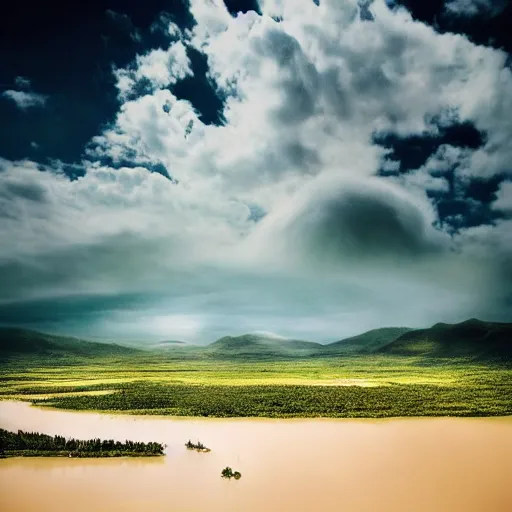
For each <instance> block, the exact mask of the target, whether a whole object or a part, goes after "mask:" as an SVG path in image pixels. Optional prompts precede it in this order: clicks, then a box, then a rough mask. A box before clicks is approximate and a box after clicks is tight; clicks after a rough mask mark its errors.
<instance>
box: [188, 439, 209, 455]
mask: <svg viewBox="0 0 512 512" xmlns="http://www.w3.org/2000/svg"><path fill="white" fill-rule="evenodd" d="M185 446H186V447H187V450H195V451H196V452H203V453H207V452H210V451H211V450H210V448H207V447H206V446H205V445H204V444H203V443H201V442H200V441H198V442H197V443H193V442H192V441H191V440H190V439H189V440H188V441H187V442H186V443H185Z"/></svg>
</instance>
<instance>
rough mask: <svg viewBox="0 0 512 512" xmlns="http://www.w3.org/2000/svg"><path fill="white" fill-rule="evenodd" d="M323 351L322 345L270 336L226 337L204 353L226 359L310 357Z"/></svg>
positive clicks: (209, 346)
mask: <svg viewBox="0 0 512 512" xmlns="http://www.w3.org/2000/svg"><path fill="white" fill-rule="evenodd" d="M321 349H322V345H321V344H320V343H313V342H310V341H301V340H293V339H287V338H282V337H280V336H274V335H268V334H244V335H242V336H225V337H224V338H220V339H219V340H217V341H215V342H214V343H212V344H211V345H208V346H207V347H205V348H204V353H205V354H207V355H209V356H213V357H223V358H224V357H226V358H251V359H255V358H272V357H277V358H282V357H308V356H312V355H315V354H317V353H318V352H319V351H320V350H321Z"/></svg>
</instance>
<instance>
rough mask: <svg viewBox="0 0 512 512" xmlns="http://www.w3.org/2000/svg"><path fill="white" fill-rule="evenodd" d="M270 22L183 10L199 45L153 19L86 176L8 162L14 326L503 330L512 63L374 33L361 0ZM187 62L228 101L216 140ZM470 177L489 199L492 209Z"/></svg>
mask: <svg viewBox="0 0 512 512" xmlns="http://www.w3.org/2000/svg"><path fill="white" fill-rule="evenodd" d="M260 6H261V15H260V14H257V13H255V12H247V13H245V14H238V15H237V16H236V17H233V16H232V15H231V14H230V13H229V12H228V10H227V9H226V8H225V6H224V3H223V2H221V1H220V0H214V1H211V0H208V1H207V0H191V2H190V12H191V15H192V16H193V17H194V19H195V21H196V24H195V25H194V26H193V27H192V28H190V29H187V30H181V29H179V28H177V26H176V25H175V24H173V23H171V21H170V20H168V19H165V18H163V19H160V21H159V27H160V29H161V26H162V23H169V29H168V31H167V33H168V35H169V45H168V47H167V48H160V49H154V50H151V51H149V52H146V53H144V54H141V55H137V56H135V57H134V60H133V62H132V63H131V65H129V66H127V67H125V68H123V69H117V70H115V71H114V76H115V78H116V80H117V87H118V90H119V100H120V107H119V111H118V113H117V115H116V116H115V118H114V119H112V121H111V123H110V124H109V125H108V126H106V127H105V129H104V130H103V131H102V132H101V133H99V134H98V135H97V136H96V137H94V138H93V139H92V140H91V142H90V144H89V145H88V147H87V148H86V157H87V158H86V160H84V161H83V162H82V163H81V166H82V169H83V176H82V177H79V178H78V179H75V180H70V179H69V178H68V177H67V176H66V175H65V173H64V172H63V169H62V166H59V165H58V164H56V165H46V166H42V165H39V164H37V163H35V162H31V161H22V162H9V161H6V160H3V161H2V162H1V165H0V167H1V170H0V215H2V223H1V224H0V241H2V244H1V245H2V247H4V248H5V249H3V250H2V254H1V259H0V274H1V275H2V276H5V279H2V283H3V284H2V287H1V288H0V301H2V302H3V304H4V307H6V308H7V307H9V308H12V307H14V306H13V304H23V303H24V302H27V301H51V300H57V299H56V298H58V297H61V298H62V297H70V296H75V298H76V296H81V297H84V296H93V297H102V298H103V299H104V300H105V301H106V300H107V298H108V300H111V301H113V302H115V297H118V300H121V298H122V297H127V296H129V297H137V299H134V304H135V305H133V304H131V303H130V304H131V305H130V307H126V308H124V309H123V308H113V309H115V311H110V310H109V309H108V308H107V307H106V306H104V307H103V309H102V311H99V310H98V311H97V310H94V315H96V316H94V315H93V316H94V318H89V319H88V325H89V326H90V325H96V326H97V329H98V332H102V331H101V329H105V330H107V331H108V332H112V333H113V332H114V331H115V332H116V335H121V334H122V330H123V327H122V326H123V325H124V326H125V329H126V331H129V332H131V333H132V332H135V331H137V328H136V325H138V326H139V331H140V334H142V333H143V332H145V333H147V334H148V335H150V334H154V335H155V336H156V335H158V336H163V332H162V330H163V329H164V326H169V327H165V328H168V331H169V333H176V336H178V335H179V334H180V333H183V335H187V333H188V335H189V336H190V337H191V338H193V339H192V340H191V341H194V340H199V341H206V340H211V339H212V338H213V337H214V335H215V336H216V335H221V334H227V333H233V332H243V331H244V330H270V331H274V332H279V333H282V334H285V335H291V336H296V337H314V338H315V339H327V338H330V339H335V338H336V337H339V336H342V335H345V334H347V335H348V334H353V333H355V332H357V331H360V330H362V329H364V328H372V327H377V326H379V325H383V324H388V325H389V324H401V325H422V324H428V323H431V322H435V321H439V320H445V321H456V320H463V319H464V318H465V317H469V316H485V317H487V318H489V319H492V318H495V319H497V318H501V319H503V318H505V317H507V318H509V314H510V309H509V307H508V306H509V304H510V297H509V292H508V291H507V290H508V289H510V284H511V283H512V275H511V273H510V268H509V266H507V263H506V262H507V261H508V260H509V256H510V255H511V253H512V241H511V240H510V237H509V236H507V234H506V232H507V229H509V228H510V226H509V221H507V220H506V218H505V217H506V215H504V214H503V212H507V211H508V210H507V208H508V207H507V201H508V196H509V195H510V194H509V190H508V188H509V187H508V182H506V183H500V180H502V179H503V178H502V177H503V176H505V175H507V174H508V173H510V172H511V170H512V169H511V167H510V165H509V162H510V161H512V160H511V157H512V146H511V145H510V144H511V143H510V141H511V140H512V133H511V131H510V130H511V125H510V122H509V119H510V118H512V103H511V101H512V100H511V95H510V86H511V85H512V74H511V71H510V68H509V67H508V66H507V56H506V54H504V53H503V52H501V51H499V50H495V49H491V48H487V47H483V46H477V45H475V44H473V43H472V42H470V41H469V40H468V38H466V37H465V36H461V35H455V34H449V33H446V34H440V33H438V32H436V31H435V30H434V28H432V27H429V26H426V25H424V24H422V23H420V22H417V21H414V20H413V19H412V17H411V15H410V14H409V13H408V12H407V11H406V10H405V9H403V8H396V7H395V8H393V9H390V8H389V7H388V6H387V4H386V3H385V2H384V1H383V0H375V1H374V2H373V3H372V4H371V5H369V6H368V5H367V6H366V7H365V9H366V10H369V12H371V16H369V15H368V13H366V14H364V15H363V16H361V10H360V7H359V6H358V3H357V2H356V1H355V0H354V1H347V2H338V1H335V0H325V1H322V2H320V3H319V5H316V4H315V3H314V2H312V1H311V0H280V1H274V0H265V1H264V2H263V1H262V2H261V3H260ZM191 52H199V54H200V55H202V56H203V57H204V58H205V59H206V62H207V65H208V73H207V77H206V79H207V80H209V82H210V84H211V86H212V88H213V89H215V91H216V92H217V94H218V95H219V97H220V98H222V101H223V105H224V108H223V112H222V121H221V122H219V123H218V124H207V123H206V122H203V120H202V116H201V112H200V111H199V110H198V108H197V107H196V106H195V105H194V104H193V102H192V101H189V100H184V99H180V97H179V94H178V93H177V92H176V91H175V90H174V88H173V87H174V86H175V85H176V84H179V83H180V81H182V80H190V79H192V78H193V77H194V76H195V69H194V65H193V62H192V61H191V59H190V54H191ZM461 123H468V124H470V125H471V126H474V129H475V130H476V131H477V132H480V133H482V140H483V142H482V144H481V145H480V147H466V146H463V145H460V144H457V143H456V142H454V141H451V142H447V143H443V144H439V145H438V147H436V148H435V150H434V151H433V153H432V154H431V155H430V156H429V157H428V158H426V161H425V163H424V164H423V165H420V166H419V167H418V168H416V169H411V170H408V171H407V172H405V171H404V170H403V168H402V167H403V166H402V165H401V162H400V160H399V156H396V155H393V157H391V156H390V150H389V148H386V147H385V146H384V145H382V144H380V143H379V140H381V139H382V137H384V136H387V135H392V136H393V137H395V138H398V139H400V138H402V139H407V137H411V136H416V137H426V138H433V139H435V138H436V137H438V136H439V135H440V133H442V132H443V130H446V129H447V128H449V127H452V126H457V125H459V124H461ZM162 169H165V171H166V172H163V171H162ZM155 170H158V171H159V172H154V171H155ZM382 170H385V171H386V172H384V173H382V172H381V171H382ZM165 174H167V175H168V176H170V177H171V179H169V178H167V177H165V176H164V175H165ZM388 175H389V176H388ZM476 177H477V178H479V179H484V180H490V179H491V180H495V182H496V183H498V185H497V186H498V192H497V193H496V195H495V196H493V195H492V194H490V196H491V199H489V201H488V204H486V205H483V206H482V204H481V203H482V201H483V199H482V198H478V197H474V195H472V192H471V183H472V180H474V179H475V178H476ZM493 183H494V182H493ZM443 201H444V203H443ZM450 201H451V203H450V205H451V207H452V210H454V211H453V212H452V211H450V212H449V213H448V214H446V213H445V214H443V211H442V207H441V206H442V205H443V204H445V205H446V204H447V203H449V202H450ZM493 201H494V202H493ZM476 203H478V205H479V207H480V206H481V207H482V208H484V206H485V208H486V209H487V210H486V211H488V212H490V213H489V215H491V213H492V214H494V215H495V217H489V219H487V220H486V221H485V222H482V224H481V225H478V226H475V225H471V226H469V223H467V224H465V223H464V215H463V214H461V213H460V212H459V211H458V210H456V208H455V207H456V206H457V207H458V208H459V207H460V209H461V211H462V212H464V211H466V210H464V208H466V209H468V210H469V208H470V207H471V206H472V205H473V204H476ZM461 204H462V206H461ZM454 205H455V206H454ZM457 215H461V216H462V220H461V222H457V223H456V226H455V227H454V225H453V224H454V223H452V225H451V227H450V226H448V227H450V229H448V227H447V224H449V221H450V218H452V217H453V218H455V217H456V216H457ZM4 241H9V243H7V242H6V243H4ZM113 297H114V298H113ZM76 300H78V299H76ZM100 302H101V303H102V304H103V302H102V301H101V300H99V299H98V303H100ZM27 304H28V302H27ZM27 307H28V306H27ZM88 307H89V308H90V307H91V306H90V305H89V306H88ZM92 309H94V308H92ZM105 310H107V311H110V313H105ZM134 310H136V311H134ZM91 315H92V313H91ZM507 315H508V316H507ZM1 319H2V316H1V315H0V321H1ZM180 319H181V320H180ZM69 321H70V322H71V320H69ZM180 321H182V329H183V330H182V331H180V329H179V328H178V327H176V328H172V327H171V324H172V323H173V322H180ZM114 324H115V325H118V326H121V327H119V328H114ZM154 326H158V329H157V330H158V333H157V332H156V330H155V329H156V327H154ZM116 329H117V330H116ZM152 329H153V331H152ZM164 330H165V329H164Z"/></svg>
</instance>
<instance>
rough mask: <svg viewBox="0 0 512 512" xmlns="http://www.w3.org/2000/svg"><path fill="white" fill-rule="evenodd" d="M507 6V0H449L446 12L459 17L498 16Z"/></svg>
mask: <svg viewBox="0 0 512 512" xmlns="http://www.w3.org/2000/svg"><path fill="white" fill-rule="evenodd" d="M506 7H507V0H448V1H447V2H446V4H445V6H444V8H445V12H446V14H448V15H449V16H457V17H472V16H488V17H492V16H497V15H498V14H500V13H501V12H502V11H503V10H504V9H505V8H506Z"/></svg>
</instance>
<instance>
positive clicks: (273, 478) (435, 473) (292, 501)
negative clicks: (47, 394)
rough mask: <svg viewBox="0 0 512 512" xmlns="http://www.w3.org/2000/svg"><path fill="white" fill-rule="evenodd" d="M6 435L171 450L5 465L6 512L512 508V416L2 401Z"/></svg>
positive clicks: (0, 488)
mask: <svg viewBox="0 0 512 512" xmlns="http://www.w3.org/2000/svg"><path fill="white" fill-rule="evenodd" d="M0 427H2V428H5V429H8V430H13V431H16V430H18V429H22V430H27V431H38V432H42V433H48V434H59V435H64V436H69V437H75V438H87V439H89V438H94V437H100V438H102V439H116V440H120V441H124V440H126V439H131V440H138V441H159V442H162V443H165V444H166V445H167V448H166V454H167V455H166V456H165V457H159V458H144V459H130V458H123V459H109V460H105V459H67V458H13V459H4V460H0V510H1V511H2V512H4V511H5V512H17V511H20V512H21V511H23V512H31V511H38V512H44V511H51V512H60V511H62V512H70V511H73V512H79V511H80V512H81V511H87V512H91V511H95V512H96V511H105V512H107V511H108V512H114V511H119V512H121V511H122V512H132V511H150V512H160V511H166V512H170V511H172V512H185V511H186V512H192V511H209V512H215V511H223V512H226V511H237V512H253V511H258V512H259V511H266V512H269V511H270V512H273V511H279V512H282V511H321V512H323V511H336V512H359V511H361V512H362V511H365V512H366V511H368V512H370V511H371V512H378V511H393V512H402V511H403V512H411V511H415V512H423V511H425V512H444V511H446V512H458V511H460V512H484V511H485V512H502V511H503V512H510V511H511V510H512V418H411V419H387V420H347V419H337V420H328V419H304V420H268V419H195V418H186V419H180V418H165V417H148V416H123V415H106V414H99V413H93V412H68V411H56V410H51V409H41V408H36V407H31V406H30V405H28V404H26V403H23V402H8V401H4V402H0ZM188 439H191V440H192V441H197V440H200V441H201V442H203V443H204V444H206V445H207V446H208V447H210V448H211V449H212V451H211V452H210V453H197V452H191V451H188V450H186V449H185V447H184V443H185V442H186V441H187V440H188ZM225 466H231V467H232V468H233V469H234V470H238V471H240V472H241V473H242V478H241V480H239V481H234V480H232V481H227V480H223V479H222V478H221V477H220V472H221V470H222V468H224V467H225Z"/></svg>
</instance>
